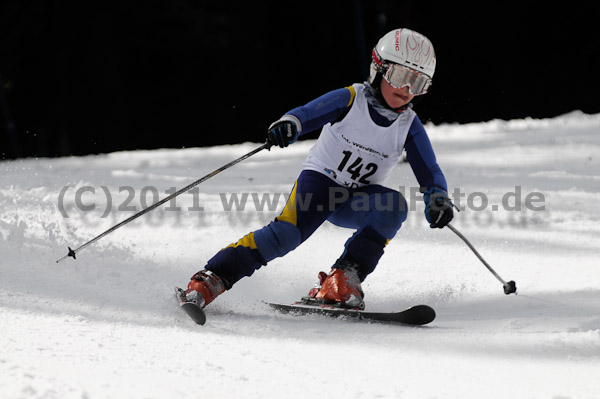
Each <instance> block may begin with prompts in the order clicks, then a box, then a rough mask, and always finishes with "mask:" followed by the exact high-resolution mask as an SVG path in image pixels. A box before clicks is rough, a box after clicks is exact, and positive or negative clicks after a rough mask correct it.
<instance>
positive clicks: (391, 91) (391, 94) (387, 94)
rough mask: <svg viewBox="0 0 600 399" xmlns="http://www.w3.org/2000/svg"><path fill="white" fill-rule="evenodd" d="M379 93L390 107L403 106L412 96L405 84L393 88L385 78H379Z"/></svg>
mask: <svg viewBox="0 0 600 399" xmlns="http://www.w3.org/2000/svg"><path fill="white" fill-rule="evenodd" d="M381 94H382V95H383V98H384V99H385V101H386V102H387V104H388V105H389V106H390V107H391V108H400V107H403V106H405V105H406V104H408V103H409V102H410V101H411V100H412V99H413V98H414V95H413V94H410V93H409V92H408V87H407V86H405V87H401V88H399V89H395V88H393V87H392V85H390V84H389V83H388V82H387V81H386V80H385V79H381Z"/></svg>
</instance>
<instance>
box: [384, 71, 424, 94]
mask: <svg viewBox="0 0 600 399" xmlns="http://www.w3.org/2000/svg"><path fill="white" fill-rule="evenodd" d="M383 69H384V71H383V78H384V79H385V80H386V81H387V82H388V83H389V84H390V85H391V86H392V87H393V88H394V89H400V88H402V87H405V86H408V92H409V93H410V94H412V95H414V96H418V95H421V94H425V93H427V90H428V89H429V87H430V86H431V78H430V77H429V76H427V75H425V74H424V73H421V72H419V71H415V70H414V69H411V68H408V67H405V66H403V65H400V64H384V66H383Z"/></svg>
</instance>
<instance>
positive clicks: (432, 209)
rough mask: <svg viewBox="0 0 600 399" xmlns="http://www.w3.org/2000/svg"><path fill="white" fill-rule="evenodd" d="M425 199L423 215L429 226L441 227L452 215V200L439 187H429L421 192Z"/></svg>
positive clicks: (448, 221)
mask: <svg viewBox="0 0 600 399" xmlns="http://www.w3.org/2000/svg"><path fill="white" fill-rule="evenodd" d="M423 199H424V200H425V204H426V205H425V217H426V218H427V221H428V222H429V227H431V228H432V229H433V228H436V227H437V228H439V229H441V228H442V227H444V226H445V225H447V224H448V223H450V221H451V220H452V218H453V217H454V210H453V209H452V207H453V206H454V205H452V201H450V198H448V194H447V193H446V192H445V191H444V190H440V189H439V188H430V189H429V190H427V191H425V193H424V194H423Z"/></svg>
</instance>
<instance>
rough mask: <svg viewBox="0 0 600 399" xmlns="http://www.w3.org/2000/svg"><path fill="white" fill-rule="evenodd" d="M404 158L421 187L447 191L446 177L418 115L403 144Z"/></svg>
mask: <svg viewBox="0 0 600 399" xmlns="http://www.w3.org/2000/svg"><path fill="white" fill-rule="evenodd" d="M404 148H405V150H406V158H407V161H408V163H409V164H410V167H411V168H412V170H413V173H414V174H415V177H416V178H417V181H418V182H419V185H420V186H421V188H425V189H430V188H434V187H435V188H439V189H442V190H444V191H445V192H448V185H447V183H446V178H445V177H444V174H443V173H442V170H441V169H440V166H439V165H438V163H437V160H436V157H435V153H434V152H433V147H432V146H431V141H429V136H427V132H426V131H425V127H424V126H423V124H422V123H421V120H420V119H419V117H418V116H415V119H414V120H413V123H412V125H411V126H410V129H409V131H408V137H407V138H406V143H405V144H404Z"/></svg>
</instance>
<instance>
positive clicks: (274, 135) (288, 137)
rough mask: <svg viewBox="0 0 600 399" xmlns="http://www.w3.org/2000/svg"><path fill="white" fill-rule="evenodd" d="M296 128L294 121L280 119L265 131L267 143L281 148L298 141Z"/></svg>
mask: <svg viewBox="0 0 600 399" xmlns="http://www.w3.org/2000/svg"><path fill="white" fill-rule="evenodd" d="M298 135H299V132H298V127H297V126H296V123H294V121H291V120H289V119H280V120H278V121H276V122H274V123H273V124H272V125H271V126H269V130H268V131H267V143H269V144H270V145H276V146H279V147H281V148H284V147H287V146H288V145H290V144H292V143H295V142H296V140H297V139H298Z"/></svg>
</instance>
